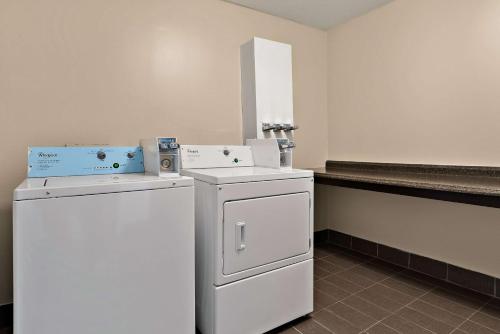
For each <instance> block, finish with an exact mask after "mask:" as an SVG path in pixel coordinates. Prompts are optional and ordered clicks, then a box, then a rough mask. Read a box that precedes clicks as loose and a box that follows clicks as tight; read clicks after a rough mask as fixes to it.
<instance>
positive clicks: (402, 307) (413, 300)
mask: <svg viewBox="0 0 500 334" xmlns="http://www.w3.org/2000/svg"><path fill="white" fill-rule="evenodd" d="M434 289H435V288H432V289H431V290H429V291H428V292H426V293H425V294H424V295H422V296H421V297H423V296H425V295H426V294H428V293H430V292H431V291H433V290H434ZM421 297H417V298H415V299H412V300H411V301H410V302H409V303H407V304H405V305H403V306H401V307H400V308H399V309H397V310H396V311H394V312H392V313H391V314H390V315H388V316H386V317H384V318H382V319H380V320H379V321H378V322H376V323H374V324H372V325H371V326H370V327H368V328H366V329H365V331H367V330H369V329H370V328H373V327H374V326H376V325H377V324H379V323H381V324H382V325H384V326H387V327H389V328H390V329H392V330H395V331H396V332H398V333H399V331H398V330H397V329H395V328H392V327H391V326H388V325H387V324H384V323H383V321H384V320H386V319H388V318H389V317H391V316H393V315H397V314H396V312H398V311H401V310H402V309H404V308H405V307H406V306H408V305H410V304H411V303H413V302H415V301H417V300H418V299H419V298H421ZM405 320H406V321H407V322H411V323H412V324H414V325H416V326H418V327H420V328H423V329H426V330H428V331H429V332H432V333H436V332H434V331H433V330H430V329H428V328H424V327H422V326H420V325H419V324H416V323H414V322H413V321H411V320H408V319H406V318H405ZM402 334H404V333H402Z"/></svg>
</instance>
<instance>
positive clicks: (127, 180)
mask: <svg viewBox="0 0 500 334" xmlns="http://www.w3.org/2000/svg"><path fill="white" fill-rule="evenodd" d="M188 186H193V179H192V178H190V177H184V176H178V175H176V176H173V177H159V176H151V175H144V174H111V175H87V176H64V177H46V178H28V179H26V180H24V182H23V183H21V184H20V185H19V186H18V187H17V188H16V189H15V190H14V200H15V201H20V200H30V199H42V198H52V197H68V196H81V195H95V194H106V193H115V192H125V191H140V190H153V189H164V188H177V187H188Z"/></svg>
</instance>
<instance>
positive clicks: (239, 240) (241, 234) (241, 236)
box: [235, 222, 247, 252]
mask: <svg viewBox="0 0 500 334" xmlns="http://www.w3.org/2000/svg"><path fill="white" fill-rule="evenodd" d="M246 225H247V224H246V223H245V222H237V223H236V225H235V228H236V251H237V252H239V251H242V250H244V249H245V248H246V247H247V246H246V245H245V229H246Z"/></svg>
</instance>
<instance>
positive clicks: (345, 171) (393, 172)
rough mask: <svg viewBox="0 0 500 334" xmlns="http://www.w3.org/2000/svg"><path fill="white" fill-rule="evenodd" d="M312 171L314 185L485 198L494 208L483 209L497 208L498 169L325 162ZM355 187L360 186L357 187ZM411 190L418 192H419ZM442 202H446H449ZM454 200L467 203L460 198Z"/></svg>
mask: <svg viewBox="0 0 500 334" xmlns="http://www.w3.org/2000/svg"><path fill="white" fill-rule="evenodd" d="M313 171H314V176H315V179H316V182H317V183H322V184H331V185H341V186H347V187H350V186H352V187H353V188H362V189H368V190H375V191H382V192H390V193H402V194H405V193H404V192H405V190H404V189H405V188H408V189H413V191H412V192H411V194H410V196H417V197H427V198H434V197H435V195H431V196H429V194H431V193H430V191H432V192H446V193H456V194H463V195H474V196H487V197H489V198H490V202H491V199H492V198H494V200H495V201H498V205H497V204H496V203H495V204H494V205H486V206H495V207H500V168H499V167H470V166H445V165H413V164H411V165H410V164H408V165H407V164H391V163H370V162H350V161H327V163H326V167H324V168H314V169H313ZM357 184H364V186H363V187H358V186H357ZM370 187H373V189H370ZM391 187H392V188H394V187H397V189H398V191H391V189H392V188H391ZM394 189H395V188H394ZM415 189H416V190H418V189H421V190H422V191H421V192H420V193H419V192H418V191H416V190H415ZM387 190H388V191H387ZM419 194H420V195H421V196H420V195H419ZM448 197H449V196H448ZM462 197H463V196H462ZM469 197H470V196H469ZM438 199H440V198H438ZM445 200H449V201H450V199H445ZM451 201H455V200H451ZM456 201H457V202H465V203H469V202H470V201H467V200H464V199H460V200H456ZM474 201H475V200H473V201H472V202H474ZM471 204H477V203H471ZM479 205H481V204H479Z"/></svg>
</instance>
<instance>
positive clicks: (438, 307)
mask: <svg viewBox="0 0 500 334" xmlns="http://www.w3.org/2000/svg"><path fill="white" fill-rule="evenodd" d="M418 301H420V302H422V303H425V304H427V305H430V306H432V307H435V308H437V309H440V310H441V311H445V312H447V313H449V314H452V315H454V316H457V317H459V318H465V317H462V316H461V315H460V314H457V313H455V312H452V311H449V310H447V309H444V308H442V307H441V306H438V305H436V304H433V303H429V302H427V301H425V300H420V299H419V300H418ZM452 302H453V301H452ZM453 303H455V302H453ZM455 304H457V305H461V304H458V303H455ZM485 305H486V304H484V305H483V306H485ZM481 307H482V306H480V308H481ZM409 308H411V309H412V310H414V311H417V312H419V313H421V314H424V315H427V316H428V317H429V318H431V319H434V320H438V321H441V320H439V319H437V318H434V317H433V316H432V315H430V314H425V313H422V312H421V311H419V310H417V309H415V308H412V307H411V305H410V306H409ZM473 314H475V313H474V312H473ZM441 322H443V321H441ZM473 322H474V321H473ZM444 323H445V322H444ZM474 323H475V322H474ZM445 324H446V323H445ZM461 324H462V323H461ZM448 325H450V326H453V325H451V324H448ZM478 325H481V324H478ZM481 326H483V327H486V326H484V325H481Z"/></svg>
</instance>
